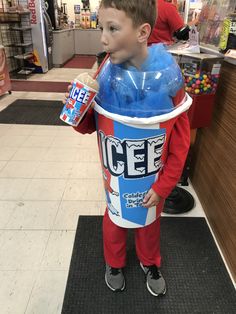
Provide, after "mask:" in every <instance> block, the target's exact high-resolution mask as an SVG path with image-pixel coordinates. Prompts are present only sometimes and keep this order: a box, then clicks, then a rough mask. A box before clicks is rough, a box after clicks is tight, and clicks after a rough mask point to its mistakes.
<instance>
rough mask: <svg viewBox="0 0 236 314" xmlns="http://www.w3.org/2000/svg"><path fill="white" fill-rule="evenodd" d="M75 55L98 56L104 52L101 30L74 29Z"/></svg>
mask: <svg viewBox="0 0 236 314" xmlns="http://www.w3.org/2000/svg"><path fill="white" fill-rule="evenodd" d="M74 32H75V54H85V55H96V54H97V53H98V52H101V51H103V48H102V44H101V42H100V38H101V31H100V29H76V28H75V29H74Z"/></svg>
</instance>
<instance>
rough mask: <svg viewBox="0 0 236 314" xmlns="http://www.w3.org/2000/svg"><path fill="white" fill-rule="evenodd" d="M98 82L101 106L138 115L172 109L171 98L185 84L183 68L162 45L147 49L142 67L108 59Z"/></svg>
mask: <svg viewBox="0 0 236 314" xmlns="http://www.w3.org/2000/svg"><path fill="white" fill-rule="evenodd" d="M98 82H99V93H98V95H97V97H96V102H97V103H98V105H100V106H101V107H102V108H104V109H105V110H107V111H109V112H111V113H116V114H120V115H124V116H129V117H138V118H147V117H153V116H157V115H162V114H165V113H169V112H171V111H172V110H173V109H174V105H173V101H172V97H174V96H175V95H176V93H177V91H178V90H179V89H180V88H181V87H183V78H182V73H181V70H180V68H179V66H178V65H177V63H176V62H175V60H174V58H173V57H172V56H171V54H170V53H168V52H167V51H166V49H165V47H164V46H163V45H162V44H155V45H152V46H150V47H149V48H148V57H147V58H146V60H145V62H144V63H143V64H142V66H141V69H140V70H137V69H136V68H135V67H128V68H127V69H126V68H124V65H123V64H121V65H115V64H112V63H111V62H110V61H107V62H106V64H105V65H104V67H103V68H102V71H101V72H100V74H99V77H98Z"/></svg>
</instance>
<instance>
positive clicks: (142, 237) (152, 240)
mask: <svg viewBox="0 0 236 314" xmlns="http://www.w3.org/2000/svg"><path fill="white" fill-rule="evenodd" d="M127 231H128V229H127V228H121V227H119V226H117V225H115V224H114V223H113V222H112V221H111V219H110V218H109V215H108V213H107V209H106V212H105V215H104V217H103V249H104V257H105V261H106V263H107V264H108V265H110V266H111V267H114V268H122V267H124V266H125V265H126V238H127ZM135 247H136V254H137V256H138V259H139V260H140V262H141V263H142V264H143V265H148V266H150V265H156V266H158V267H160V265H161V255H160V217H159V218H158V219H157V220H155V221H154V222H153V223H152V224H150V225H148V226H146V227H143V228H136V229H135Z"/></svg>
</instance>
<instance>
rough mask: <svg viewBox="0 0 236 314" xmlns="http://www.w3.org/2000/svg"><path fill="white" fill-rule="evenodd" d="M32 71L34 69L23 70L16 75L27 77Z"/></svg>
mask: <svg viewBox="0 0 236 314" xmlns="http://www.w3.org/2000/svg"><path fill="white" fill-rule="evenodd" d="M33 71H34V69H32V68H23V69H21V70H20V71H19V72H17V74H19V75H29V74H31V73H32V72H33Z"/></svg>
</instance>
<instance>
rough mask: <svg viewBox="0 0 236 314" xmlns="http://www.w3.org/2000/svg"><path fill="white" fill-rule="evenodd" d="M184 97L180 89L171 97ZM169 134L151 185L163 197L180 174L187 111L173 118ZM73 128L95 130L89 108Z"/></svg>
mask: <svg viewBox="0 0 236 314" xmlns="http://www.w3.org/2000/svg"><path fill="white" fill-rule="evenodd" d="M183 97H184V92H183V90H181V91H180V92H179V93H178V94H177V96H176V97H175V98H174V99H173V101H174V103H175V104H176V105H177V104H178V103H180V102H181V99H182V98H183ZM172 123H173V127H172V130H171V132H170V135H169V136H168V137H167V139H166V142H165V149H164V151H163V155H162V162H163V168H162V169H161V171H160V172H159V174H158V179H157V180H156V181H155V183H154V184H153V185H152V188H153V190H154V191H155V192H156V193H157V194H158V195H159V196H160V197H163V198H166V197H167V196H168V195H169V194H170V192H171V191H172V189H173V188H174V187H175V186H176V184H177V183H178V181H179V178H180V176H181V174H182V170H183V167H184V164H185V160H186V157H187V154H188V150H189V145H190V127H189V120H188V116H187V113H186V112H184V113H182V114H180V115H179V116H178V117H176V118H174V119H173V121H172ZM74 129H75V130H76V131H78V132H80V133H82V134H85V133H89V134H90V133H93V132H94V131H95V130H96V125H95V119H94V112H93V109H90V110H89V111H88V112H87V114H86V116H85V117H84V119H83V120H82V121H81V123H80V124H79V125H78V126H77V127H74Z"/></svg>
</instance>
